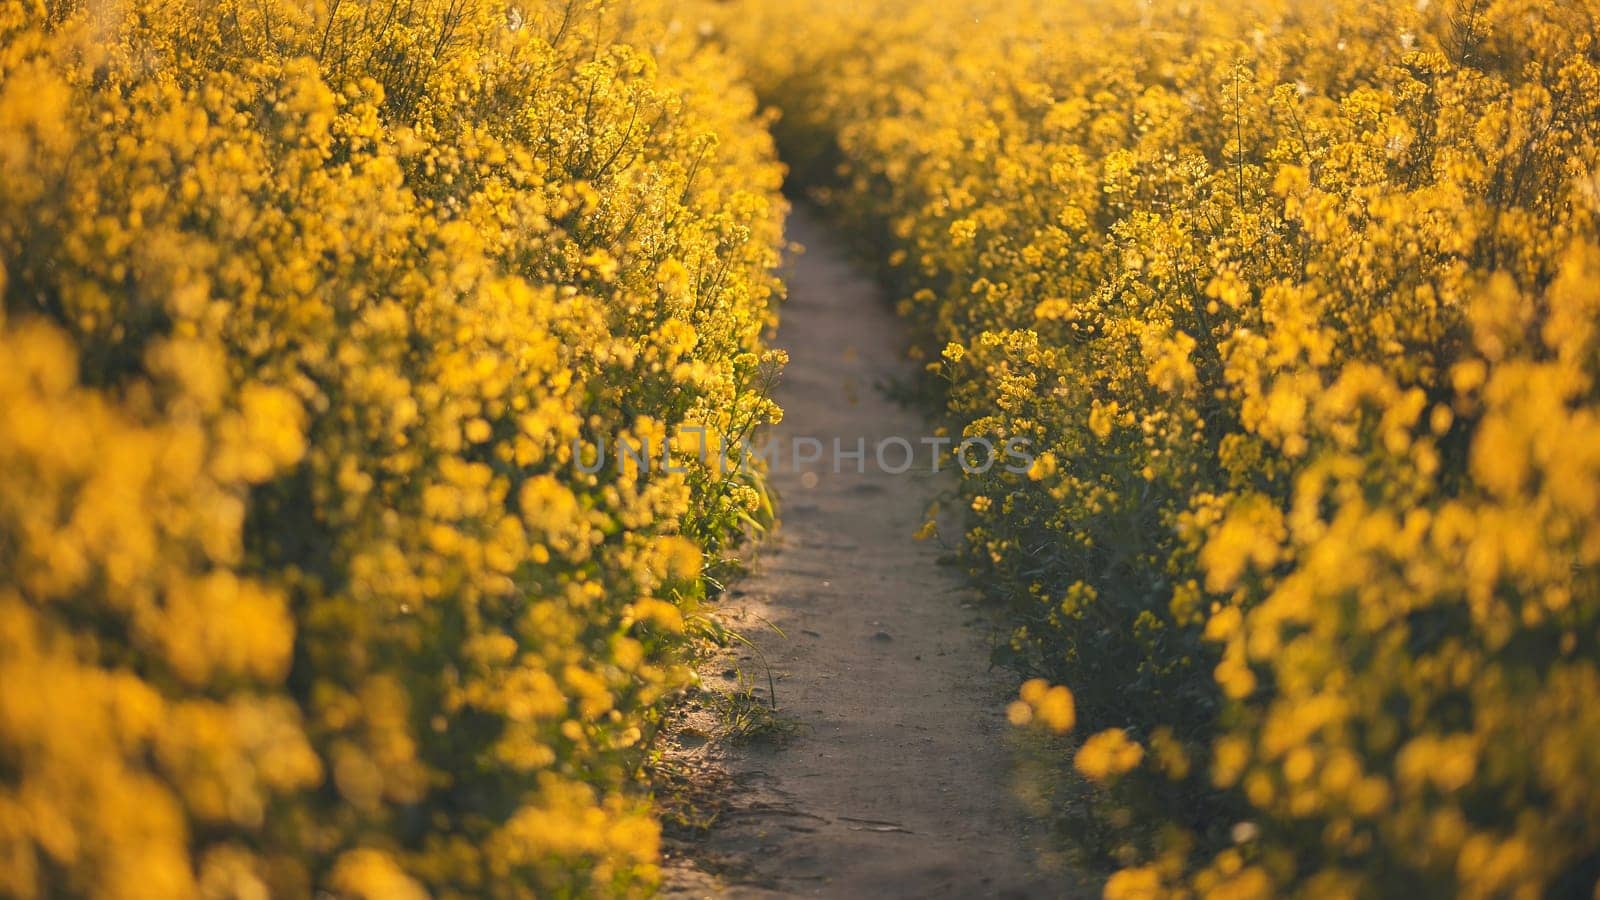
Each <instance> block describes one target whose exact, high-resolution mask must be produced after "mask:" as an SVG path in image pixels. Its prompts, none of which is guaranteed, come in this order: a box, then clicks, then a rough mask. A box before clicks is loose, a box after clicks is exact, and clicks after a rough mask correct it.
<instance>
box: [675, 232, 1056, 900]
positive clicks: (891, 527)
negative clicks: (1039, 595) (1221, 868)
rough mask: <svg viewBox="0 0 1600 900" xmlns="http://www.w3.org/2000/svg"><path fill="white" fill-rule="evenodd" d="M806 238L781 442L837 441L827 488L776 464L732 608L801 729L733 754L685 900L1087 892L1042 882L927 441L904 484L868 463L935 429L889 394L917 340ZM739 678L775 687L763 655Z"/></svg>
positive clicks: (1004, 688)
mask: <svg viewBox="0 0 1600 900" xmlns="http://www.w3.org/2000/svg"><path fill="white" fill-rule="evenodd" d="M790 227H791V238H792V239H793V240H796V241H799V242H800V243H801V244H803V245H805V247H806V252H805V253H804V254H803V255H801V256H800V257H799V259H798V260H796V261H794V262H793V263H792V264H791V271H790V275H789V292H790V299H789V302H788V304H787V306H786V307H785V308H784V313H783V323H782V326H781V328H780V331H779V335H778V343H779V345H780V346H782V347H784V348H786V349H787V350H788V351H789V354H790V357H791V360H790V364H789V367H788V369H787V370H786V372H785V375H784V379H783V382H782V384H781V386H780V388H779V390H778V395H779V401H780V403H781V404H782V406H783V408H784V410H785V414H784V421H783V423H782V425H781V426H779V428H778V429H777V431H778V434H777V437H778V438H779V440H780V442H781V446H782V447H783V448H784V452H785V453H787V452H788V447H789V446H790V445H789V441H791V440H792V439H794V438H796V437H800V436H814V437H816V438H818V439H820V440H821V441H822V442H823V444H824V446H825V452H824V454H823V456H824V461H823V463H822V464H820V465H819V466H816V467H814V468H819V469H821V470H822V471H821V472H820V473H817V474H815V476H814V477H807V475H806V474H805V473H804V472H796V471H795V470H794V469H793V467H791V466H788V465H784V466H780V467H779V471H777V472H776V474H775V476H774V481H775V484H776V487H777V488H778V490H779V492H780V495H781V497H782V501H783V502H782V505H781V507H780V514H781V516H782V525H781V527H780V528H779V530H778V533H777V534H776V535H775V536H774V537H773V538H772V539H771V540H770V541H769V542H768V544H767V545H766V546H764V547H763V548H762V549H761V551H760V555H759V559H758V561H757V565H756V571H755V573H754V574H753V576H752V577H750V578H748V579H746V580H744V581H742V582H740V584H739V586H738V589H737V590H736V591H734V592H733V595H734V596H733V598H732V599H731V600H730V601H729V604H728V608H727V610H726V612H728V613H729V614H730V616H731V618H732V620H733V624H734V627H736V628H737V629H738V630H740V631H741V632H742V633H744V634H746V635H748V636H750V637H751V638H752V639H753V640H754V641H755V642H756V643H757V644H758V645H759V646H760V648H761V650H762V651H763V653H764V655H765V657H766V660H767V662H768V664H770V666H771V669H772V671H773V673H774V675H775V677H776V679H777V682H776V692H777V698H778V706H779V709H780V712H781V713H782V714H783V716H784V717H786V718H787V719H789V720H791V721H792V722H794V723H795V725H796V727H795V728H794V730H793V733H792V734H791V735H790V736H788V737H787V738H786V739H784V740H781V741H776V742H770V743H768V742H753V743H750V744H745V745H740V746H735V747H732V748H725V749H724V750H723V751H722V753H723V754H724V755H723V758H722V759H721V760H720V768H721V769H722V770H723V774H724V775H725V776H726V777H727V778H728V779H729V781H728V782H727V783H726V784H725V790H724V791H723V793H724V794H725V795H726V796H724V797H723V798H722V802H723V803H724V804H725V806H724V808H723V809H722V811H721V813H720V815H719V816H718V818H717V822H716V824H715V826H714V827H713V828H712V829H711V831H710V833H709V835H708V836H706V837H704V838H703V839H702V840H701V841H699V842H697V844H696V845H695V846H691V847H689V848H687V855H688V856H690V857H692V858H696V859H699V860H700V865H699V866H698V868H690V867H688V866H687V865H685V864H684V863H677V864H673V865H669V867H668V886H667V894H668V895H673V896H781V895H805V896H825V897H1053V896H1066V895H1071V894H1074V893H1075V892H1074V890H1073V889H1072V887H1071V886H1070V885H1069V884H1067V883H1065V882H1063V881H1062V880H1061V879H1060V877H1059V876H1056V877H1051V878H1045V877H1042V876H1040V875H1038V874H1036V873H1035V872H1034V871H1033V868H1032V863H1033V859H1034V858H1035V854H1033V853H1032V852H1031V851H1030V850H1029V847H1030V844H1031V840H1030V838H1029V835H1028V830H1027V827H1026V823H1025V822H1024V821H1023V820H1022V819H1021V818H1020V817H1019V816H1018V815H1017V814H1016V813H1015V811H1014V808H1013V806H1012V801H1011V799H1010V791H1009V785H1008V768H1009V766H1008V763H1009V751H1008V749H1007V742H1006V740H1005V736H1004V731H1005V728H1006V727H1007V726H1006V724H1005V722H1004V717H1003V709H1004V707H1005V702H1006V700H1007V692H1008V689H1009V688H1010V687H1011V682H1010V681H1009V680H1008V679H1007V677H1006V676H1005V674H1004V673H1003V672H1000V671H999V670H995V671H991V670H990V669H989V663H988V659H989V643H988V642H989V635H990V634H991V633H992V629H990V628H988V627H986V625H985V623H984V620H983V619H982V617H981V614H980V613H979V612H978V611H977V610H976V609H974V607H973V605H972V604H971V603H970V602H968V598H967V594H966V592H965V590H964V588H963V584H962V580H961V575H960V572H959V571H958V570H956V569H953V568H951V567H948V566H940V565H938V563H937V559H938V557H939V556H940V554H941V553H942V552H944V551H943V549H942V548H941V547H940V546H939V544H938V542H936V541H926V542H917V541H915V540H913V537H912V535H913V533H914V532H915V531H916V530H917V528H918V526H919V525H920V524H921V522H922V520H923V512H924V510H925V508H926V507H927V505H928V503H929V501H930V500H931V499H932V498H933V496H934V495H935V494H936V493H937V492H938V491H939V490H940V489H941V487H949V486H950V485H949V482H947V481H945V480H944V478H943V477H939V478H935V477H933V476H931V475H930V474H929V473H928V471H927V468H928V460H929V457H930V452H929V450H928V449H927V448H926V447H922V446H918V468H917V469H913V470H912V472H910V473H906V474H902V475H894V474H889V473H886V472H882V471H878V470H877V467H876V465H875V464H874V463H873V460H872V448H873V447H874V446H875V445H876V443H877V441H878V440H879V439H880V438H885V437H889V436H895V435H899V436H903V437H905V438H906V439H907V440H909V441H910V442H911V443H912V444H913V445H917V440H918V438H920V437H922V436H923V435H926V434H929V433H930V432H929V431H928V430H927V429H928V426H927V425H926V423H925V422H924V421H923V420H922V418H921V417H920V416H919V415H918V414H917V413H916V412H915V411H913V410H910V409H907V408H905V407H903V406H901V405H899V404H897V403H895V402H894V401H892V400H890V399H888V398H886V397H885V396H884V393H883V391H882V390H881V389H880V388H879V385H881V384H882V383H884V382H885V381H887V380H889V379H900V380H906V379H909V378H912V377H915V375H916V373H915V370H914V367H913V366H912V365H911V364H909V363H907V362H906V361H905V359H904V353H903V344H902V342H903V330H902V328H901V326H900V323H899V322H898V321H897V320H896V319H895V317H894V316H893V314H892V312H891V311H890V310H889V309H888V305H887V304H886V303H885V302H884V301H883V299H882V297H881V296H879V294H878V291H877V288H876V286H875V285H874V284H873V283H872V282H871V280H870V279H868V278H866V277H865V276H864V275H862V274H861V273H860V272H858V271H857V269H856V268H855V267H854V266H852V265H851V264H850V263H849V262H848V261H847V260H846V258H845V254H844V252H843V251H842V249H841V248H840V247H839V246H838V245H837V244H835V243H834V242H833V241H832V240H831V239H830V238H829V236H828V235H826V234H825V233H824V232H823V231H822V230H821V229H820V228H819V226H818V225H817V223H816V222H815V221H814V220H813V219H811V218H810V217H809V216H808V215H807V214H806V213H805V212H804V211H803V210H802V211H797V212H796V213H795V215H794V217H793V220H792V224H791V226H790ZM835 436H838V437H839V438H841V440H842V443H843V446H844V447H845V449H847V450H848V449H851V448H853V447H854V445H855V439H856V438H857V437H863V438H865V439H866V442H867V448H868V460H867V467H868V471H867V473H866V474H856V473H855V471H854V465H855V464H854V463H853V462H851V461H848V460H846V462H845V466H844V468H845V472H844V473H843V474H833V473H832V472H831V456H832V446H831V445H832V439H833V438H834V437H835ZM897 462H898V459H893V458H892V459H891V460H890V464H891V465H893V464H895V463H897ZM919 470H920V474H918V472H919ZM763 621H765V622H770V623H771V624H773V625H776V626H777V628H779V629H781V630H782V632H783V634H784V635H785V636H784V637H780V636H779V635H778V634H777V633H776V632H774V631H773V630H772V629H771V628H767V627H765V626H764V625H763V624H762V623H763ZM740 666H741V668H743V669H744V670H745V672H746V674H747V675H753V676H754V680H753V683H755V684H758V685H761V686H762V687H763V689H764V687H765V685H766V680H765V678H766V676H765V673H764V672H763V670H762V668H761V663H760V660H759V658H758V657H756V656H755V655H754V654H751V655H750V659H749V661H746V662H743V663H740ZM712 677H713V678H714V677H716V676H715V675H713V676H712ZM762 693H763V694H764V690H763V692H762ZM680 852H681V851H680ZM706 869H709V870H712V871H716V872H718V875H717V876H708V875H706V874H705V871H704V870H706Z"/></svg>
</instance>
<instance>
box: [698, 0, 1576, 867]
mask: <svg viewBox="0 0 1600 900" xmlns="http://www.w3.org/2000/svg"><path fill="white" fill-rule="evenodd" d="M736 9H737V12H736V14H735V15H731V16H728V17H727V18H726V21H725V24H724V30H725V31H726V33H727V34H728V35H729V38H728V40H729V43H730V45H732V46H734V47H737V48H739V49H740V51H741V52H742V53H743V55H744V56H745V57H746V58H747V59H748V60H749V65H750V67H751V70H752V78H753V79H754V81H755V83H756V85H757V87H758V90H759V91H760V92H762V93H763V94H764V96H765V97H766V98H768V99H769V100H770V102H772V103H773V104H775V105H777V106H778V107H780V108H781V109H782V111H783V114H784V115H783V118H782V120H781V121H780V122H779V123H778V125H777V126H776V127H777V134H778V136H779V140H780V145H786V150H787V152H788V153H790V154H792V161H793V164H794V166H795V169H796V172H797V173H798V174H800V175H801V176H803V177H804V178H805V179H807V181H808V183H809V185H810V186H811V187H812V190H813V193H814V194H815V196H816V197H817V198H818V199H820V200H821V201H823V202H825V203H828V204H830V205H831V206H832V208H833V209H834V210H835V211H836V212H837V214H838V215H839V216H840V218H841V219H842V221H844V222H845V223H847V225H848V227H853V228H855V229H857V230H858V231H859V232H860V234H861V236H862V238H863V240H864V241H868V242H873V243H875V244H876V246H878V247H879V248H880V249H881V252H882V258H883V259H884V260H885V261H886V263H887V266H886V268H885V277H886V279H887V280H888V282H889V283H890V284H891V285H892V286H893V288H894V289H895V290H896V291H897V292H898V294H899V296H900V297H901V298H903V299H902V300H901V301H900V308H901V310H902V312H903V313H905V314H906V315H907V316H908V317H909V318H910V320H911V321H912V322H913V323H914V325H915V326H916V328H917V329H918V331H919V340H920V346H921V347H922V348H923V351H922V352H923V353H924V354H925V355H926V358H927V359H929V360H930V363H929V368H930V369H931V370H933V371H935V372H937V373H938V374H939V375H940V376H941V377H942V379H943V381H944V383H946V384H947V385H948V388H947V389H946V397H947V399H948V404H949V406H948V408H949V413H950V415H951V417H952V419H953V420H954V422H955V425H956V426H957V427H960V428H963V429H964V430H965V433H966V434H983V435H987V436H990V437H999V438H1002V439H1007V438H1013V437H1022V438H1027V439H1029V440H1030V441H1031V442H1032V444H1033V447H1034V449H1035V450H1036V451H1041V455H1040V456H1039V457H1038V460H1039V462H1038V464H1037V465H1036V466H1035V467H1034V469H1033V470H1032V471H1030V472H1029V473H1027V475H1026V476H1025V477H1024V476H1015V475H1010V474H1006V473H990V474H987V475H981V476H970V477H969V478H968V479H967V490H968V491H969V492H970V495H971V496H981V497H983V498H986V499H985V502H984V503H982V504H978V503H974V504H972V506H971V509H972V515H971V517H970V520H969V521H970V523H971V525H970V530H969V532H968V542H969V546H970V550H971V559H972V561H973V567H974V571H975V573H976V574H977V575H978V576H979V578H978V580H979V581H980V583H982V584H984V585H987V586H989V587H990V589H991V590H992V591H993V593H994V595H995V596H996V597H997V598H1000V599H1002V600H1004V601H1005V602H1008V603H1010V604H1011V605H1012V606H1013V607H1014V609H1015V610H1016V613H1017V615H1018V617H1019V625H1018V628H1017V631H1016V633H1015V636H1014V639H1013V641H1012V642H1011V645H1010V647H1009V648H1007V649H1006V650H1005V651H1003V655H1005V656H1006V657H1007V658H1008V661H1010V662H1011V663H1013V664H1015V665H1017V666H1018V667H1019V668H1022V669H1023V670H1024V671H1027V672H1028V673H1029V674H1031V675H1036V676H1038V677H1039V678H1040V679H1042V680H1039V681H1032V682H1030V683H1029V686H1028V687H1026V688H1025V691H1026V694H1025V695H1024V697H1023V698H1022V699H1021V700H1019V701H1017V703H1016V704H1014V705H1013V706H1012V708H1011V710H1010V711H1009V712H1010V717H1011V719H1012V720H1013V721H1014V722H1018V723H1042V724H1044V725H1046V726H1051V727H1054V726H1055V725H1056V724H1057V723H1059V722H1063V721H1070V720H1071V719H1074V718H1075V719H1076V720H1077V722H1079V723H1081V724H1082V726H1084V727H1087V728H1088V729H1089V730H1090V731H1092V732H1099V734H1097V735H1096V736H1095V737H1092V738H1090V739H1089V740H1088V741H1087V742H1086V743H1084V744H1083V746H1082V749H1081V750H1080V751H1078V757H1077V767H1078V769H1080V770H1081V771H1082V773H1084V774H1086V775H1088V776H1090V777H1091V778H1094V779H1099V780H1103V781H1106V782H1107V783H1108V785H1109V786H1108V787H1107V788H1106V789H1105V790H1103V791H1100V790H1099V789H1096V791H1095V793H1097V794H1098V796H1099V799H1098V800H1096V801H1095V807H1096V808H1097V809H1100V810H1101V811H1102V812H1104V813H1106V815H1104V817H1103V822H1102V823H1101V826H1100V827H1097V828H1082V829H1079V830H1080V831H1082V832H1085V833H1093V834H1111V835H1113V837H1112V838H1110V839H1109V840H1108V841H1106V843H1105V845H1104V846H1103V847H1099V848H1096V849H1099V850H1101V851H1103V852H1104V854H1105V857H1106V859H1107V860H1108V861H1109V862H1111V863H1113V864H1117V865H1120V866H1123V867H1124V871H1123V872H1122V874H1119V875H1118V876H1117V877H1115V878H1113V879H1112V880H1111V882H1110V884H1109V885H1108V889H1107V892H1108V895H1111V896H1163V895H1167V894H1171V895H1174V896H1192V895H1205V896H1216V897H1228V896H1239V897H1267V896H1279V895H1284V894H1291V893H1294V894H1301V895H1306V896H1329V897H1336V896H1379V895H1392V894H1399V893H1409V894H1417V895H1422V896H1468V897H1490V896H1519V897H1522V896H1539V895H1542V894H1543V893H1546V892H1552V893H1556V894H1562V895H1585V896H1586V895H1587V894H1588V893H1589V892H1590V891H1591V890H1592V889H1593V887H1594V881H1595V878H1596V871H1595V867H1594V862H1593V860H1594V859H1595V858H1596V853H1597V852H1600V805H1597V804H1600V801H1597V798H1600V749H1597V747H1600V743H1597V738H1600V574H1597V573H1600V568H1597V564H1600V330H1597V329H1600V227H1597V217H1600V56H1597V53H1600V47H1597V45H1596V43H1595V38H1594V35H1595V34H1596V27H1595V26H1596V22H1597V21H1600V4H1597V3H1595V2H1594V0H1432V2H1426V0H1424V2H1417V0H1335V2H1328V3H1312V4H1307V3H1300V2H1291V0H1243V2H1217V0H1145V2H1138V3H1134V2H1117V0H1090V2H1084V3H1067V4H1056V3H1049V2H1045V0H999V2H963V0H957V2H954V3H940V4H934V3H919V2H911V0H867V2H859V0H852V2H843V0H839V2H821V3H818V2H815V0H808V2H805V3H800V2H794V0H760V2H755V0H752V2H749V3H745V4H739V5H738V6H737V7H736ZM1046 460H1048V462H1046ZM1048 684H1057V685H1065V686H1067V687H1070V689H1071V694H1070V695H1062V696H1065V697H1069V698H1070V699H1071V700H1073V701H1074V703H1073V706H1072V715H1070V716H1068V715H1066V714H1065V713H1064V707H1062V706H1061V703H1060V702H1059V701H1058V700H1052V699H1051V698H1052V697H1053V696H1055V695H1053V694H1052V693H1051V689H1049V688H1047V687H1046V685H1048ZM1145 747H1148V748H1149V750H1150V752H1148V753H1144V752H1142V749H1141V748H1145ZM1191 763H1193V764H1191ZM1116 775H1121V777H1120V778H1114V777H1113V776H1116ZM1064 783H1065V782H1064ZM1069 805H1070V804H1069ZM1062 813H1063V819H1064V820H1065V821H1068V822H1069V823H1070V822H1071V821H1072V820H1071V818H1070V816H1071V815H1073V814H1075V813H1073V812H1072V810H1070V809H1063V811H1062Z"/></svg>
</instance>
